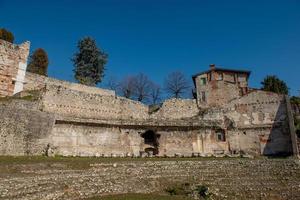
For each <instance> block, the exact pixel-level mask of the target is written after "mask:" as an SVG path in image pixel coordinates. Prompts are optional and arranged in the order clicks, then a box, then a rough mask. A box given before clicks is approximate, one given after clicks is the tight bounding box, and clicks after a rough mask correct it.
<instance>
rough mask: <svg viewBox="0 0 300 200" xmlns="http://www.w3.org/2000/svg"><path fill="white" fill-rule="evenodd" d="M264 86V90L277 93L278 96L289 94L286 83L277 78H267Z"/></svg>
mask: <svg viewBox="0 0 300 200" xmlns="http://www.w3.org/2000/svg"><path fill="white" fill-rule="evenodd" d="M261 84H262V88H261V89H262V90H265V91H270V92H275V93H278V94H286V95H287V94H288V93H289V88H288V87H287V85H286V83H285V82H284V81H282V80H280V79H279V78H278V77H277V76H267V77H266V78H265V79H264V80H263V82H261Z"/></svg>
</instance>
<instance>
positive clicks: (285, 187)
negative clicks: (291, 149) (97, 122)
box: [0, 158, 300, 200]
mask: <svg viewBox="0 0 300 200" xmlns="http://www.w3.org/2000/svg"><path fill="white" fill-rule="evenodd" d="M70 159H71V158H70ZM73 162H74V163H73V164H74V165H73V166H74V167H68V165H71V164H72V163H70V162H63V161H62V162H59V160H58V161H57V162H50V163H36V164H32V163H30V162H28V164H16V163H14V164H13V165H8V164H0V168H1V170H0V198H2V199H18V200H21V199H26V200H31V199H43V200H47V199H49V200H50V199H84V198H87V197H95V196H102V195H107V194H120V193H153V192H164V190H165V189H166V188H167V187H170V186H172V185H173V184H176V183H182V184H184V183H190V184H198V185H206V186H208V187H209V191H210V192H211V193H213V199H220V200H221V199H222V200H224V199H228V200H233V199H236V200H240V199H249V200H250V199H251V200H253V199H263V200H270V199H281V200H297V199H299V198H300V185H299V179H300V167H299V162H298V161H295V160H291V159H285V160H281V159H279V160H276V159H272V160H264V159H259V160H255V159H254V160H252V159H216V160H210V159H209V160H194V161H180V159H179V161H142V160H140V161H139V160H136V161H130V160H127V161H116V162H111V163H109V162H103V163H101V162H99V161H96V160H94V161H88V160H87V161H80V162H86V163H89V164H90V167H89V168H86V167H84V168H83V169H80V167H76V166H77V164H76V159H75V160H74V161H73ZM11 167H13V169H14V170H12V171H10V170H7V169H10V168H11ZM5 169H6V170H5Z"/></svg>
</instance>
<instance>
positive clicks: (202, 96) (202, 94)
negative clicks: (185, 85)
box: [201, 92, 206, 102]
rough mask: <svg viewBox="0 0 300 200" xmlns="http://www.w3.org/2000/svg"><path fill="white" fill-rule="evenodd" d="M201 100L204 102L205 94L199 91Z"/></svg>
mask: <svg viewBox="0 0 300 200" xmlns="http://www.w3.org/2000/svg"><path fill="white" fill-rule="evenodd" d="M201 101H202V102H206V94H205V92H201Z"/></svg>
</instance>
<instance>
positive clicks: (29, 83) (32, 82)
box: [24, 72, 116, 96]
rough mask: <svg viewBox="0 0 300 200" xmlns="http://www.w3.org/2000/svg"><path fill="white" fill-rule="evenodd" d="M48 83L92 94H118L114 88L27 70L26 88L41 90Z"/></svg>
mask: <svg viewBox="0 0 300 200" xmlns="http://www.w3.org/2000/svg"><path fill="white" fill-rule="evenodd" d="M46 85H56V86H61V87H65V88H68V89H69V90H75V91H80V92H85V93H90V94H99V95H105V96H115V95H116V94H115V91H113V90H106V89H102V88H98V87H90V86H86V85H82V84H78V83H72V82H68V81H62V80H58V79H55V78H50V77H46V76H41V75H38V74H34V73H30V72H26V77H25V84H24V90H39V89H42V88H44V87H46Z"/></svg>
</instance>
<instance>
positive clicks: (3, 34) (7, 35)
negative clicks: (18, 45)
mask: <svg viewBox="0 0 300 200" xmlns="http://www.w3.org/2000/svg"><path fill="white" fill-rule="evenodd" d="M0 39H2V40H5V41H7V42H11V43H13V42H14V40H15V37H14V35H13V34H12V32H10V31H8V30H6V29H4V28H1V29H0Z"/></svg>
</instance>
